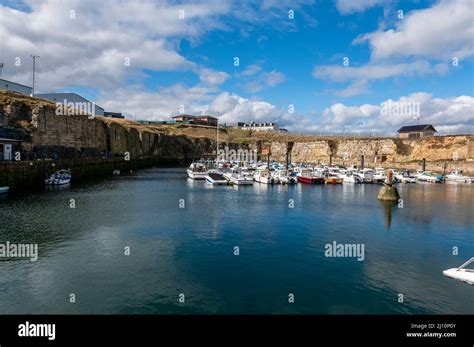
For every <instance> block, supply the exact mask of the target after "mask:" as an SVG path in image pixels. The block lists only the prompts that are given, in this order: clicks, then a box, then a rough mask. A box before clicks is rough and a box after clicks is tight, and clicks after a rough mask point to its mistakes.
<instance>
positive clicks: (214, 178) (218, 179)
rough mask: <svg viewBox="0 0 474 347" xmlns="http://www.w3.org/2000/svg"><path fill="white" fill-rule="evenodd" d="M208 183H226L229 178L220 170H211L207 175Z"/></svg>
mask: <svg viewBox="0 0 474 347" xmlns="http://www.w3.org/2000/svg"><path fill="white" fill-rule="evenodd" d="M205 180H206V182H207V183H209V184H212V185H226V184H227V180H226V179H225V177H224V175H223V174H221V173H219V172H212V171H209V172H208V173H207V175H206V177H205Z"/></svg>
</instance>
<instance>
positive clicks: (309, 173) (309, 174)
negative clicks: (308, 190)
mask: <svg viewBox="0 0 474 347" xmlns="http://www.w3.org/2000/svg"><path fill="white" fill-rule="evenodd" d="M296 178H297V179H298V182H301V183H310V184H324V177H321V176H315V174H314V172H313V170H312V169H308V168H304V169H302V170H301V171H300V172H299V173H298V174H297V175H296Z"/></svg>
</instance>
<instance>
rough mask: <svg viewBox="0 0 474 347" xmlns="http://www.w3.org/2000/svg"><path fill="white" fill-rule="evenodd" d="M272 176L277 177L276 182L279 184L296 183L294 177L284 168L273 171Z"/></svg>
mask: <svg viewBox="0 0 474 347" xmlns="http://www.w3.org/2000/svg"><path fill="white" fill-rule="evenodd" d="M273 177H276V179H278V183H280V184H293V183H296V177H294V176H291V175H290V174H289V173H288V171H287V170H285V169H280V170H278V171H276V172H275V175H274V176H273Z"/></svg>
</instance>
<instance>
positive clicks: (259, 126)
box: [238, 122, 279, 131]
mask: <svg viewBox="0 0 474 347" xmlns="http://www.w3.org/2000/svg"><path fill="white" fill-rule="evenodd" d="M238 126H239V128H240V129H243V130H253V131H279V128H278V124H276V123H271V122H270V123H255V122H250V123H238Z"/></svg>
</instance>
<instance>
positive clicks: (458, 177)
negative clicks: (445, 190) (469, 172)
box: [446, 170, 474, 183]
mask: <svg viewBox="0 0 474 347" xmlns="http://www.w3.org/2000/svg"><path fill="white" fill-rule="evenodd" d="M446 180H447V181H449V182H461V183H472V182H474V178H473V177H469V176H464V175H463V172H462V171H461V170H454V171H451V172H450V173H449V174H447V175H446Z"/></svg>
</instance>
